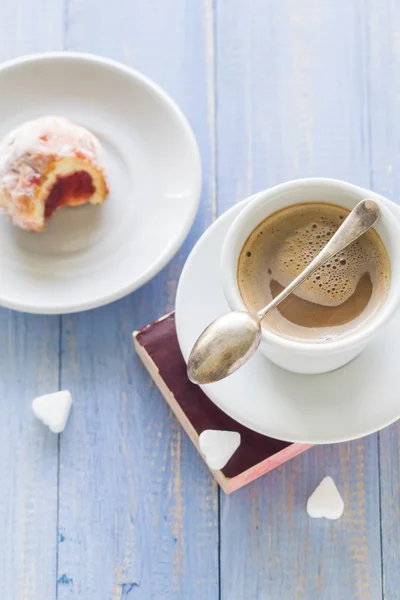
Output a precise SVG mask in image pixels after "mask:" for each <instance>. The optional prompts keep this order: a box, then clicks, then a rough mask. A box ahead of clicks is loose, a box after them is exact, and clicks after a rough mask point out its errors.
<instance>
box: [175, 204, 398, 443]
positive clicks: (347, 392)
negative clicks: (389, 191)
mask: <svg viewBox="0 0 400 600" xmlns="http://www.w3.org/2000/svg"><path fill="white" fill-rule="evenodd" d="M245 204H246V201H245V202H242V203H240V204H238V205H236V206H234V207H233V208H231V209H230V210H229V211H227V212H226V213H225V214H224V215H222V217H220V218H219V219H218V220H217V221H216V222H215V223H214V224H213V225H212V226H211V227H210V228H209V229H208V230H207V231H206V233H205V234H204V235H203V237H202V238H201V239H200V240H199V242H198V243H197V245H196V246H195V248H194V249H193V251H192V253H191V255H190V257H189V258H188V260H187V262H186V265H185V267H184V270H183V272H182V275H181V279H180V282H179V287H178V292H177V299H176V326H177V332H178V339H179V343H180V346H181V350H182V353H183V356H184V358H185V360H187V358H188V356H189V353H190V350H191V348H192V345H193V343H194V342H195V340H196V339H197V337H198V335H199V334H200V333H201V332H202V330H203V329H204V328H205V327H206V326H207V325H208V324H209V323H210V321H212V320H213V319H215V318H216V317H218V316H220V315H222V314H224V313H225V312H227V311H228V310H229V307H228V304H227V302H226V300H225V297H224V294H223V291H222V286H221V283H220V272H219V268H220V267H219V264H220V263H219V259H220V254H221V248H222V243H223V240H224V237H225V235H226V232H227V230H228V228H229V226H230V224H231V223H232V221H233V219H234V218H235V217H236V215H237V214H238V213H239V211H240V210H241V209H242V208H243V207H244V206H245ZM393 211H395V212H396V216H398V218H399V220H400V209H399V208H398V207H396V206H393ZM399 340H400V314H398V315H397V316H395V317H394V318H393V320H392V321H391V322H390V324H389V326H388V327H387V328H386V329H385V330H384V331H382V333H381V334H380V336H379V337H378V338H377V339H376V341H375V342H374V343H373V344H372V345H371V346H369V347H368V348H367V349H366V350H365V351H364V352H363V353H362V354H361V355H360V356H358V357H357V358H356V359H355V360H354V361H353V362H352V363H350V364H348V365H346V366H345V367H342V368H341V369H338V370H337V371H334V372H331V373H326V374H324V375H297V374H295V373H289V372H288V371H284V370H282V369H280V368H279V367H276V366H275V365H273V364H272V363H271V362H269V361H268V360H267V359H266V358H264V357H263V356H262V355H261V354H260V353H257V354H256V356H255V357H254V358H253V359H251V360H250V361H249V362H248V363H247V364H246V365H245V366H244V367H243V368H242V369H240V370H239V371H237V372H236V373H234V374H233V375H231V376H230V377H228V378H227V379H225V380H223V381H220V382H218V383H215V384H212V385H208V386H203V388H202V389H203V391H204V392H205V393H206V394H207V396H208V397H209V398H210V399H211V400H212V401H213V402H214V403H215V404H216V405H217V406H219V408H221V409H222V410H223V411H224V412H226V413H227V414H228V415H230V416H231V417H232V418H233V419H235V420H236V421H239V422H240V423H242V424H243V425H245V426H246V427H249V428H250V429H253V430H254V431H258V432H259V433H262V434H264V435H267V436H269V437H272V438H277V439H281V440H286V441H289V442H300V443H310V444H324V443H332V442H340V441H347V440H350V439H355V438H359V437H362V436H364V435H367V434H369V433H372V432H374V431H377V430H378V429H381V428H382V427H385V426H386V425H389V424H390V423H393V422H394V421H396V420H397V419H398V418H399V417H400V386H399V381H400V380H399V359H398V356H399V347H400V341H399Z"/></svg>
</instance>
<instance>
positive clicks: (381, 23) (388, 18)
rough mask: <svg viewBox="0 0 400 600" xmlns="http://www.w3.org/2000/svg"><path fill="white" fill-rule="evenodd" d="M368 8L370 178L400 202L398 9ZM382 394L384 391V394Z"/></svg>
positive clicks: (388, 526) (389, 494) (394, 514)
mask: <svg viewBox="0 0 400 600" xmlns="http://www.w3.org/2000/svg"><path fill="white" fill-rule="evenodd" d="M366 6H367V40H368V66H369V78H368V90H369V102H370V129H371V177H372V185H373V187H374V189H375V190H377V191H378V192H380V193H382V194H384V195H386V196H388V197H389V198H391V199H392V200H394V201H395V202H397V203H399V202H400V154H399V145H400V71H399V66H400V45H399V27H400V5H399V3H398V2H393V1H391V0H384V1H383V2H379V3H374V2H372V1H370V0H368V2H367V3H366ZM382 393H385V391H384V390H382ZM379 437H380V452H379V457H380V489H381V535H382V574H383V598H384V600H398V599H400V586H399V558H398V557H399V552H400V462H399V457H400V426H399V424H398V423H397V424H396V425H393V426H392V427H389V428H387V429H385V430H384V431H382V432H381V433H380V434H379Z"/></svg>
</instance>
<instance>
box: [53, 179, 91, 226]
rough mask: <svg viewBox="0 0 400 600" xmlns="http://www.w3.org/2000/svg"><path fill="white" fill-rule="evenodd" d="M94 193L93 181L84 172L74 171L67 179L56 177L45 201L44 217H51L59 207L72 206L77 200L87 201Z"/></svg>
mask: <svg viewBox="0 0 400 600" xmlns="http://www.w3.org/2000/svg"><path fill="white" fill-rule="evenodd" d="M94 192H95V188H94V185H93V181H92V178H91V176H90V175H89V173H86V171H76V172H75V173H73V174H72V175H67V177H57V181H56V183H55V184H54V185H53V187H52V189H51V192H50V194H49V196H48V198H47V200H46V206H45V212H44V216H45V218H46V219H48V218H49V217H51V215H52V214H53V212H54V211H55V210H57V208H60V206H67V205H68V204H74V203H75V202H76V201H77V200H87V199H89V198H90V196H92V195H93V194H94Z"/></svg>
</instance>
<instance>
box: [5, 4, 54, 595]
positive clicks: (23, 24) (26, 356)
mask: <svg viewBox="0 0 400 600" xmlns="http://www.w3.org/2000/svg"><path fill="white" fill-rule="evenodd" d="M62 18H63V2H62V1H61V0H38V2H35V3H32V2H30V1H29V0H16V1H15V2H13V3H10V2H2V3H0V23H1V29H2V34H1V36H0V60H1V61H3V60H8V59H11V58H14V57H16V56H18V55H21V54H27V53H29V52H39V51H44V50H49V49H59V48H60V47H61V45H62V32H63V26H62ZM0 331H1V334H0V420H1V423H2V435H1V437H0V480H1V491H0V531H1V544H0V597H1V598H7V600H17V599H18V600H33V599H42V598H53V597H54V595H55V575H56V532H57V469H58V437H57V436H55V435H54V434H52V433H51V432H50V431H49V430H48V429H47V428H45V427H44V426H43V425H42V424H41V423H39V422H37V421H36V420H35V418H34V416H33V413H32V411H31V407H30V405H31V402H32V400H33V398H34V397H35V396H37V395H39V394H43V393H46V392H52V391H54V390H57V389H58V371H59V360H58V349H59V318H58V317H49V318H47V317H38V316H31V315H23V314H17V313H15V312H12V311H8V310H5V309H0Z"/></svg>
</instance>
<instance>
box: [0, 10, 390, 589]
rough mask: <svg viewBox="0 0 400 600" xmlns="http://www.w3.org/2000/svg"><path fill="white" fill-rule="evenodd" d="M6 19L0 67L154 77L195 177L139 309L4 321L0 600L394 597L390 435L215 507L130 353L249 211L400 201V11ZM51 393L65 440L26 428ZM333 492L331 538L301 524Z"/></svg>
mask: <svg viewBox="0 0 400 600" xmlns="http://www.w3.org/2000/svg"><path fill="white" fill-rule="evenodd" d="M0 23H1V30H2V34H1V35H0V60H5V59H8V58H12V57H14V56H18V55H21V54H24V53H28V52H38V51H43V50H59V49H61V48H64V49H68V50H80V51H89V52H94V53H99V54H103V55H105V56H109V57H112V58H115V59H117V60H121V61H123V62H125V63H126V64H128V65H131V66H133V67H135V68H137V69H139V70H141V71H143V72H144V73H145V74H147V75H148V76H150V77H152V78H153V79H154V80H155V81H156V82H157V83H159V84H160V85H162V86H163V87H164V88H165V89H166V91H167V92H168V93H170V94H171V96H172V97H173V98H174V99H175V100H176V101H177V102H178V103H179V104H180V106H181V107H182V109H183V111H184V112H185V114H186V115H187V116H188V118H189V120H190V122H191V124H192V126H193V128H194V131H195V134H196V136H197V139H198V141H199V145H200V150H201V154H202V162H203V181H204V185H203V193H202V203H201V208H200V210H199V215H198V218H197V219H196V222H195V225H194V227H193V228H192V231H191V233H190V235H189V237H188V240H187V242H186V243H185V244H184V246H183V248H182V249H181V250H180V251H179V252H178V255H177V256H176V257H175V259H174V260H173V261H172V262H171V263H170V265H169V266H168V267H167V268H166V269H165V270H164V271H163V272H162V273H161V274H160V275H159V276H157V277H156V278H155V279H154V280H153V281H152V282H151V283H149V284H148V285H146V286H145V287H144V288H142V289H141V290H139V291H138V292H136V293H134V294H132V295H131V296H130V297H128V298H126V299H124V300H121V301H120V302H118V303H115V304H113V305H111V306H108V307H105V308H102V309H98V310H95V311H91V312H87V313H82V314H79V315H73V316H68V317H63V318H58V317H35V316H28V315H21V314H15V313H12V312H10V311H6V310H0V332H1V334H0V416H1V421H2V423H3V435H2V436H1V437H0V481H1V486H0V532H1V544H0V598H1V599H2V600H3V599H4V600H17V599H18V600H36V599H37V600H48V599H49V600H51V599H56V598H59V599H60V600H61V599H62V600H67V599H69V598H74V599H75V598H76V599H79V600H80V599H82V600H103V599H104V600H122V599H126V598H128V600H130V599H131V598H132V599H134V598H140V599H141V600H150V599H151V600H153V599H156V600H159V599H160V600H161V599H168V598H171V599H172V598H174V599H175V598H176V599H179V600H183V599H185V600H186V599H189V598H190V599H192V598H193V599H196V600H217V599H221V600H250V599H251V600H253V599H255V598H257V600H275V599H276V598H278V597H282V598H283V599H284V600H292V599H299V600H300V599H304V600H317V599H318V600H320V599H324V600H341V599H342V598H346V600H347V599H349V600H352V599H353V598H354V599H362V600H378V599H382V600H395V599H400V591H399V590H400V575H399V567H398V562H399V559H398V556H399V552H400V526H399V523H400V515H399V502H398V496H399V492H400V465H399V458H398V457H399V453H400V437H399V433H400V429H399V427H398V426H397V425H395V426H393V427H391V428H389V429H387V430H385V431H384V432H382V433H381V434H379V435H373V436H370V437H368V438H366V439H364V440H359V441H356V442H352V443H348V444H341V445H338V446H329V447H320V448H314V449H312V450H310V451H308V452H307V453H306V454H304V455H303V456H301V457H298V458H296V459H294V460H293V461H292V462H290V463H289V464H287V465H284V466H283V467H281V468H279V469H277V470H276V471H273V472H271V473H270V474H268V475H266V476H265V477H263V478H262V479H261V480H259V481H257V482H255V483H253V484H251V485H250V486H248V487H247V488H245V489H242V490H240V491H238V492H236V493H234V494H233V495H232V496H230V497H226V496H224V495H223V494H221V493H220V492H219V491H218V490H217V489H216V487H215V485H214V484H213V483H212V480H211V477H210V476H209V474H208V472H207V470H206V468H205V466H204V464H203V462H202V461H201V460H200V458H199V457H198V455H197V453H196V451H195V449H194V448H193V447H192V445H191V443H190V441H189V440H188V438H187V437H186V435H185V434H184V433H183V432H182V431H181V429H180V428H179V426H178V425H177V423H176V421H175V419H174V417H173V416H172V415H171V413H170V411H169V410H168V409H167V407H166V405H165V403H164V401H163V400H162V398H161V395H160V394H159V392H158V391H157V390H156V388H155V386H153V385H152V384H151V381H150V380H149V377H148V376H147V374H146V373H145V371H144V369H143V367H142V365H141V364H140V362H139V360H138V358H137V357H136V356H135V354H134V351H133V348H132V344H131V331H132V330H133V329H135V328H138V327H140V326H141V325H143V324H145V323H146V322H148V321H150V320H152V319H154V318H156V317H158V316H160V315H161V314H163V313H165V312H167V311H168V310H171V309H172V308H173V305H174V296H175V290H176V284H177V280H178V278H179V274H180V271H181V268H182V265H183V262H184V260H185V258H186V256H187V254H188V252H189V250H190V248H191V247H192V246H193V244H194V242H195V241H196V240H197V239H198V237H199V236H200V234H201V233H202V231H203V230H204V229H205V228H206V227H207V225H208V224H209V223H210V222H211V220H212V219H213V218H214V217H215V216H216V214H217V213H222V212H223V211H224V210H226V209H227V208H228V207H229V206H231V205H232V204H234V203H235V202H237V201H238V200H240V199H242V198H243V197H245V196H246V195H248V194H249V193H251V192H253V191H256V190H258V189H261V188H264V187H266V186H269V185H273V184H275V183H278V182H281V181H284V180H287V179H290V178H293V177H302V176H310V175H323V176H331V177H338V178H342V179H346V180H348V181H352V182H354V183H357V184H361V185H365V186H367V187H368V186H372V187H373V188H374V189H376V190H377V191H379V192H381V193H383V194H386V195H388V196H389V197H392V198H394V199H396V198H397V197H400V177H399V175H398V173H400V155H399V141H400V140H399V136H400V133H399V132H400V122H399V119H400V117H399V115H400V106H399V104H400V94H399V90H400V68H399V67H400V49H399V42H398V37H399V36H398V31H399V28H400V4H399V3H398V2H397V0H381V1H380V2H379V3H378V2H374V0H364V1H362V0H355V1H354V2H345V1H344V0H340V1H339V2H335V3H333V2H329V1H328V0H324V1H322V2H321V1H319V0H303V2H298V1H297V0H280V2H264V1H263V0H253V1H252V2H246V1H245V0H148V1H147V2H143V1H141V0H113V2H108V1H106V0H100V1H95V0H36V2H34V3H33V2H31V0H15V1H14V2H11V0H5V1H4V2H0ZM0 102H1V94H0ZM58 388H68V389H70V390H71V392H72V394H73V398H74V407H73V411H72V414H71V419H70V422H69V424H68V428H67V429H66V431H65V432H64V433H63V434H62V435H61V436H60V437H59V438H57V437H56V436H53V435H52V434H50V432H47V431H46V430H45V429H44V428H43V427H42V426H41V424H39V423H37V422H35V421H34V419H33V416H32V414H31V412H30V402H31V400H32V398H33V397H34V396H35V395H37V394H40V393H45V392H48V391H53V390H55V389H58ZM327 474H330V475H332V476H333V477H334V479H335V481H336V482H337V484H338V487H339V488H340V490H341V492H342V494H343V496H344V499H345V504H346V511H345V515H344V517H343V518H342V519H341V520H340V521H339V522H334V523H328V522H325V521H320V520H309V518H308V517H307V515H306V512H305V504H306V500H307V497H308V495H309V493H310V492H311V491H312V490H313V489H314V487H315V486H316V485H317V483H319V481H320V479H322V477H323V476H325V475H327Z"/></svg>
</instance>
